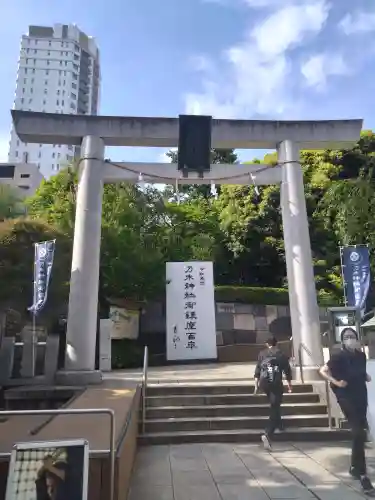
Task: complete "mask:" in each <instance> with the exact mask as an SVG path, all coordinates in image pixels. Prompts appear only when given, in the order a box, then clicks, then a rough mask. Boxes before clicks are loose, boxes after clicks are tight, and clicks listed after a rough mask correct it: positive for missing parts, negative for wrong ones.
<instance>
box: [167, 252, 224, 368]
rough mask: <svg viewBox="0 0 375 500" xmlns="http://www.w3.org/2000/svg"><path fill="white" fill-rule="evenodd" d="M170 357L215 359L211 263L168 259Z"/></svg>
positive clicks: (169, 358)
mask: <svg viewBox="0 0 375 500" xmlns="http://www.w3.org/2000/svg"><path fill="white" fill-rule="evenodd" d="M166 278H167V359H168V360H169V361H174V360H175V361H183V360H194V359H197V360H198V359H216V358H217V347H216V322H215V297H214V279H213V266H212V262H167V266H166Z"/></svg>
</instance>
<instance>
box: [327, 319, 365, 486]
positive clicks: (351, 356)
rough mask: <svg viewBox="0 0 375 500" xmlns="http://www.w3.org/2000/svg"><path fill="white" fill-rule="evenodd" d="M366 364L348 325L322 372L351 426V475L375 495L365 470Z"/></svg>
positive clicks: (359, 346)
mask: <svg viewBox="0 0 375 500" xmlns="http://www.w3.org/2000/svg"><path fill="white" fill-rule="evenodd" d="M366 363H367V359H366V354H365V353H364V352H363V351H362V350H361V344H360V342H359V340H358V334H357V332H356V331H355V330H354V329H353V328H349V327H348V328H345V329H344V330H343V331H342V332H341V349H340V350H338V351H337V352H334V353H332V355H331V358H330V360H329V361H328V362H327V364H325V365H324V366H323V367H322V368H321V369H320V374H321V376H322V377H323V378H325V379H326V380H328V382H330V383H331V389H332V391H333V392H334V394H335V396H336V399H337V402H338V404H339V406H340V408H341V410H342V412H343V414H344V415H345V418H346V419H347V421H348V423H349V426H350V428H351V432H352V455H351V463H350V469H349V474H350V475H351V476H352V477H353V478H354V479H357V480H359V481H360V483H361V487H362V489H363V492H364V493H366V494H368V495H371V496H375V488H374V487H373V485H372V483H371V481H370V479H369V478H368V477H367V473H366V457H365V444H366V437H367V432H366V430H367V387H366V383H367V382H370V381H371V377H370V376H369V375H368V374H367V371H366Z"/></svg>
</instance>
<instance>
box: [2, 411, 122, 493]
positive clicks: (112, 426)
mask: <svg viewBox="0 0 375 500" xmlns="http://www.w3.org/2000/svg"><path fill="white" fill-rule="evenodd" d="M38 415H45V416H48V417H50V416H55V417H57V416H59V415H108V416H109V418H110V428H109V441H110V443H109V458H110V470H109V471H110V474H109V477H110V484H109V486H110V489H109V500H114V498H115V460H116V443H115V412H114V411H113V410H111V409H110V408H90V409H84V410H83V409H78V408H77V409H76V408H59V409H57V410H14V411H0V418H1V417H21V416H29V417H30V416H38Z"/></svg>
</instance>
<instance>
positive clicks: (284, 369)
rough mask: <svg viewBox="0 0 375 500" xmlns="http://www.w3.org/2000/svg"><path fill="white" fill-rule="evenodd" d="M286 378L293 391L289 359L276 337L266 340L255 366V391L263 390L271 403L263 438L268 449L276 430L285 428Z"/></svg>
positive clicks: (290, 389) (289, 390)
mask: <svg viewBox="0 0 375 500" xmlns="http://www.w3.org/2000/svg"><path fill="white" fill-rule="evenodd" d="M283 375H284V376H285V378H286V381H287V385H288V392H292V383H291V381H292V370H291V367H290V364H289V359H288V357H287V356H286V354H284V353H283V352H282V351H281V350H280V349H279V348H278V346H277V340H276V339H275V337H271V338H270V339H268V340H267V342H266V348H265V349H264V350H263V351H261V352H260V354H259V356H258V362H257V365H256V367H255V373H254V379H255V393H257V392H258V390H259V389H260V390H261V391H263V392H264V393H265V394H266V396H267V398H268V401H269V404H270V415H269V421H268V425H267V428H266V430H265V433H264V434H263V435H262V437H261V439H262V442H263V444H264V447H265V448H266V449H271V441H272V437H273V435H274V433H275V431H276V430H280V431H282V430H283V423H282V419H281V404H282V401H283V393H284V384H283Z"/></svg>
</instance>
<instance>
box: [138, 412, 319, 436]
mask: <svg viewBox="0 0 375 500" xmlns="http://www.w3.org/2000/svg"><path fill="white" fill-rule="evenodd" d="M267 421H268V416H257V417H211V418H203V417H201V418H167V419H158V420H156V419H155V420H149V419H148V418H147V413H146V421H145V431H146V433H148V434H153V433H159V432H187V431H215V430H216V431H219V430H222V431H224V430H233V429H254V430H255V429H264V428H265V426H266V424H267ZM283 422H284V425H285V427H287V428H291V427H292V428H296V427H297V428H301V427H328V417H327V415H315V414H314V415H289V416H287V417H285V418H283Z"/></svg>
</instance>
